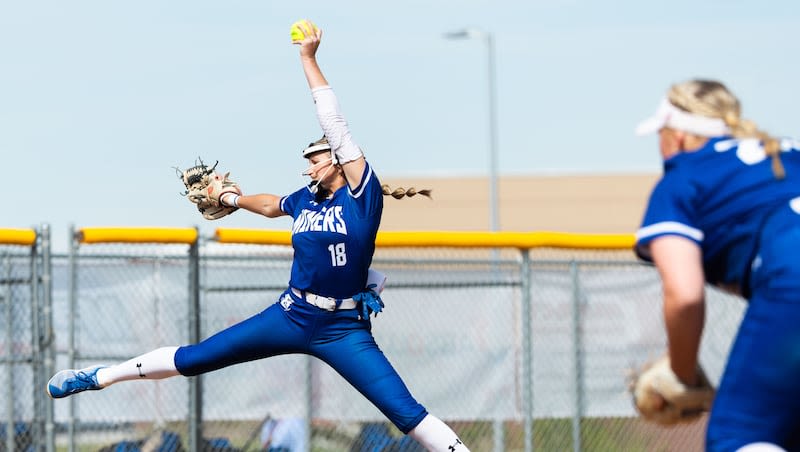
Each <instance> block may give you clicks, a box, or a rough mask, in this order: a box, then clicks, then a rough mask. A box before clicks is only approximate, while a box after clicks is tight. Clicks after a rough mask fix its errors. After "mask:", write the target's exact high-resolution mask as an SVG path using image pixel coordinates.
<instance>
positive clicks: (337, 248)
mask: <svg viewBox="0 0 800 452" xmlns="http://www.w3.org/2000/svg"><path fill="white" fill-rule="evenodd" d="M328 251H329V252H330V253H331V265H332V266H334V267H343V266H344V265H345V264H347V254H345V252H344V243H337V244H335V245H333V244H331V245H328Z"/></svg>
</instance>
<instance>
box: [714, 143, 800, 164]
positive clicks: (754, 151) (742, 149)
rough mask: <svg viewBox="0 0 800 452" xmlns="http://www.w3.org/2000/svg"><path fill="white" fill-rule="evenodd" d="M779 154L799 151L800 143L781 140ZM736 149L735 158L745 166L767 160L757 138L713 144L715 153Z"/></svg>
mask: <svg viewBox="0 0 800 452" xmlns="http://www.w3.org/2000/svg"><path fill="white" fill-rule="evenodd" d="M780 144H781V152H791V151H794V150H796V149H800V142H798V141H796V140H789V139H782V140H781V141H780ZM734 147H736V157H739V160H741V161H742V162H743V163H744V164H745V165H755V164H756V163H759V162H762V161H764V159H766V158H767V153H766V152H764V147H763V146H761V142H760V141H759V140H758V139H757V138H745V139H741V140H736V139H734V140H723V141H719V142H717V143H716V144H714V150H715V151H717V152H727V151H730V150H731V149H733V148H734Z"/></svg>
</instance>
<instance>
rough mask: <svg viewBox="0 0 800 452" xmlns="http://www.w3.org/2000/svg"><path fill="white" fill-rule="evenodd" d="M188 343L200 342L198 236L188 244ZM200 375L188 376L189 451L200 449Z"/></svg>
mask: <svg viewBox="0 0 800 452" xmlns="http://www.w3.org/2000/svg"><path fill="white" fill-rule="evenodd" d="M195 229H196V228H195ZM188 312H189V343H191V344H196V343H198V342H200V238H199V235H198V239H197V240H195V241H194V243H192V244H191V245H189V311H188ZM202 397H203V386H202V376H201V375H197V376H195V377H190V378H189V426H188V435H189V452H198V451H199V450H202V440H203V431H202V430H203V427H202V424H203V404H202Z"/></svg>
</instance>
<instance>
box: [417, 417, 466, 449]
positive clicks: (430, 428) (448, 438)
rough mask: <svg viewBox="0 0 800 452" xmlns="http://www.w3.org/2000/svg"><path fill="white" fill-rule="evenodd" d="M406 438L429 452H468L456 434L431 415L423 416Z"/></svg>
mask: <svg viewBox="0 0 800 452" xmlns="http://www.w3.org/2000/svg"><path fill="white" fill-rule="evenodd" d="M408 436H410V437H412V438H414V439H415V440H416V441H417V442H418V443H420V444H422V445H423V446H424V447H425V448H426V449H428V450H429V451H431V452H469V449H468V448H467V446H465V445H464V443H462V442H461V440H460V439H459V438H458V435H456V432H454V431H453V430H452V429H451V428H450V427H448V426H447V424H445V423H444V422H442V421H441V419H439V418H437V417H436V416H434V415H432V414H429V415H427V416H425V418H424V419H422V422H420V423H419V424H418V425H417V426H416V427H414V429H413V430H411V431H410V432H408Z"/></svg>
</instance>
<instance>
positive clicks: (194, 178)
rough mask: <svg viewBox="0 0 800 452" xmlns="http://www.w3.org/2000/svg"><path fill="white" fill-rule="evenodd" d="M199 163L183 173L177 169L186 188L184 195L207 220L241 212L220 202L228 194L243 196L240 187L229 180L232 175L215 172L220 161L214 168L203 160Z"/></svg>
mask: <svg viewBox="0 0 800 452" xmlns="http://www.w3.org/2000/svg"><path fill="white" fill-rule="evenodd" d="M198 160H199V159H198ZM199 162H200V164H199V165H195V166H193V167H191V168H189V169H185V170H183V171H181V170H179V169H177V168H176V169H177V172H178V177H179V178H180V179H181V181H182V182H183V185H184V186H185V187H186V191H185V192H184V193H183V195H184V196H186V198H187V199H189V201H191V202H192V203H194V204H196V205H197V210H198V211H199V212H200V214H202V215H203V218H205V219H206V220H216V219H219V218H222V217H225V216H228V215H230V214H232V213H233V212H236V211H237V210H239V209H238V207H233V206H227V205H224V204H222V201H220V197H221V196H222V195H224V194H226V193H235V194H237V195H241V194H242V190H241V189H240V188H239V185H238V184H237V183H236V182H234V181H232V180H230V178H228V175H229V174H230V173H225V174H224V175H220V174H218V173H217V172H216V171H214V169H215V168H216V167H217V163H219V161H217V163H214V166H208V165H206V164H204V163H203V161H202V160H199Z"/></svg>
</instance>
